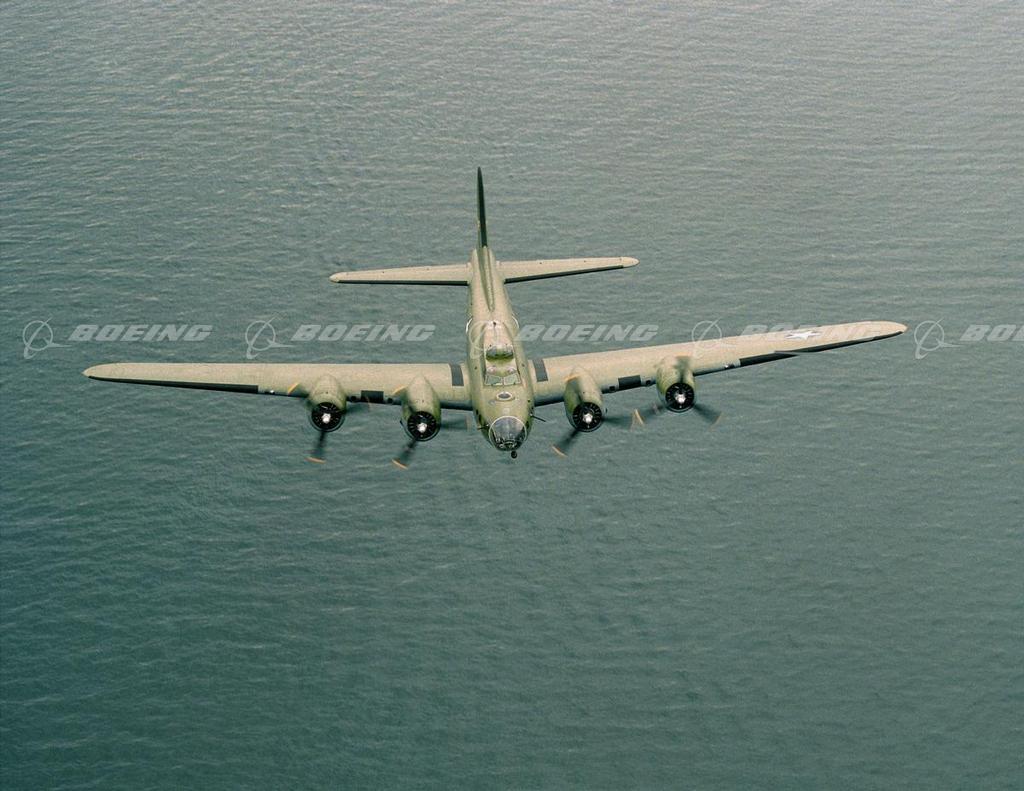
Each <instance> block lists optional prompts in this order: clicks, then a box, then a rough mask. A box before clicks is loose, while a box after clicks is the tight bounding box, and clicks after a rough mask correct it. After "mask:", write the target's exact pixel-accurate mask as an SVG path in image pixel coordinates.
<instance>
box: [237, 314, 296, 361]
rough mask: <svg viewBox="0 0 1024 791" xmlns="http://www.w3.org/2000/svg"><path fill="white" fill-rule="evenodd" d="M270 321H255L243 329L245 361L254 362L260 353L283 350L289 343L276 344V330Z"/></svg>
mask: <svg viewBox="0 0 1024 791" xmlns="http://www.w3.org/2000/svg"><path fill="white" fill-rule="evenodd" d="M270 322H271V319H257V320H256V321H253V322H250V324H249V326H248V327H246V328H245V359H246V360H255V359H256V357H257V356H259V354H260V352H265V351H267V350H268V349H285V348H288V347H289V346H291V344H290V343H278V342H277V330H275V329H274V325H273V324H271V323H270Z"/></svg>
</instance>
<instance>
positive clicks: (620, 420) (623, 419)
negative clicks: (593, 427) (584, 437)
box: [551, 410, 636, 458]
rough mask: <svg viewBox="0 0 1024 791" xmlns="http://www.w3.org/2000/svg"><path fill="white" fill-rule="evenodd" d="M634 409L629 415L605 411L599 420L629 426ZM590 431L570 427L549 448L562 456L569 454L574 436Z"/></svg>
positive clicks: (633, 418) (634, 420) (632, 420)
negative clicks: (611, 413) (610, 413)
mask: <svg viewBox="0 0 1024 791" xmlns="http://www.w3.org/2000/svg"><path fill="white" fill-rule="evenodd" d="M635 412H636V410H634V414H630V415H609V414H608V413H607V412H606V413H604V415H602V418H601V422H602V423H609V424H611V425H613V426H625V427H627V428H628V427H630V426H631V425H632V424H633V423H635V422H636V414H635ZM588 433H590V432H587V431H581V430H580V429H578V428H575V427H573V428H570V429H569V431H568V432H567V433H566V434H565V435H564V436H563V437H562V438H561V439H560V440H558V442H557V443H555V444H554V445H552V446H551V449H552V450H553V451H554V452H555V453H557V454H558V455H559V456H561V457H562V458H565V457H566V456H568V455H569V451H570V450H571V449H572V446H573V443H574V442H576V437H578V436H579V435H580V434H588Z"/></svg>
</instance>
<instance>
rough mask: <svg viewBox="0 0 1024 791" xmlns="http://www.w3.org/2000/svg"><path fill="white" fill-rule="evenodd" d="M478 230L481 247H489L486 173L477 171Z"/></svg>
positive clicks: (478, 169)
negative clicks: (485, 191)
mask: <svg viewBox="0 0 1024 791" xmlns="http://www.w3.org/2000/svg"><path fill="white" fill-rule="evenodd" d="M476 228H477V234H478V241H479V245H478V246H480V247H487V212H486V211H485V210H484V172H483V171H482V170H481V169H480V168H477V169H476Z"/></svg>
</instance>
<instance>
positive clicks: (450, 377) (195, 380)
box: [83, 363, 472, 409]
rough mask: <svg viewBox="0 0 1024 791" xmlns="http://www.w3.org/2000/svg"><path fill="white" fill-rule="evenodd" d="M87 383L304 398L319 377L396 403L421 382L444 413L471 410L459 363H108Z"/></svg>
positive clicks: (353, 395) (363, 397)
mask: <svg viewBox="0 0 1024 791" xmlns="http://www.w3.org/2000/svg"><path fill="white" fill-rule="evenodd" d="M83 373H84V374H85V375H86V376H88V377H89V378H90V379H100V380H103V381H107V382H127V383H129V384H143V385H162V386H164V387H187V388H192V389H198V390H224V391H228V392H232V393H254V394H260V395H280V396H293V397H300V398H304V397H305V396H307V395H308V394H309V393H310V391H311V390H312V388H313V387H314V386H315V385H316V383H317V382H318V381H320V380H321V379H322V378H323V377H324V376H331V377H333V378H334V379H335V380H337V382H338V383H339V384H340V385H341V389H342V390H344V391H345V394H346V396H347V397H348V400H349V401H369V402H370V403H374V404H398V403H401V394H400V391H401V390H402V389H403V388H405V387H406V386H408V385H409V383H410V382H412V381H413V380H414V379H416V378H417V377H422V378H423V379H425V380H426V381H427V383H428V384H429V385H430V386H431V387H432V388H433V389H434V392H435V393H437V397H438V399H439V400H440V402H441V406H442V407H444V408H447V409H472V403H471V401H470V396H469V388H468V387H466V385H465V382H466V370H465V366H464V365H462V364H461V363H427V364H416V363H410V364H406V363H384V364H381V363H368V364H359V363H355V364H342V365H320V364H302V363H297V364H290V363H273V364H270V363H268V364H263V363H228V364H222V363H112V364H109V365H95V366H93V367H92V368H89V369H87V370H86V371H84V372H83Z"/></svg>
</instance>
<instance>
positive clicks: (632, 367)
mask: <svg viewBox="0 0 1024 791" xmlns="http://www.w3.org/2000/svg"><path fill="white" fill-rule="evenodd" d="M906 329H907V328H906V326H904V325H903V324H897V323H895V322H892V321H860V322H855V323H852V324H832V325H827V326H822V327H812V328H809V329H806V330H795V331H790V332H770V333H765V334H762V335H737V336H734V337H731V338H716V339H707V340H701V341H694V342H691V343H676V344H667V345H664V346H647V347H644V348H639V349H617V350H615V351H608V352H588V353H584V354H569V355H565V356H563V357H545V358H542V359H535V360H533V363H532V366H533V373H534V396H535V398H536V402H537V403H538V404H553V403H556V402H558V401H561V400H562V398H563V396H564V394H565V383H566V380H567V379H569V377H570V376H572V374H573V372H574V371H576V370H583V371H586V372H587V373H588V374H589V375H590V376H591V377H592V378H593V380H594V381H595V382H596V383H597V385H598V386H600V388H601V391H602V392H604V393H614V392H617V391H619V390H629V389H631V388H634V387H647V386H648V385H652V384H654V380H655V377H656V375H657V371H658V367H659V366H660V365H661V364H662V362H663V361H664V360H666V359H669V358H673V359H677V358H681V357H686V358H689V361H690V368H691V370H692V371H693V373H694V375H696V376H701V375H703V374H709V373H713V372H715V371H728V370H731V369H733V368H746V367H747V366H750V365H759V364H760V363H767V362H772V361H773V360H783V359H786V358H787V357H796V356H798V355H801V354H809V353H812V352H822V351H827V350H829V349H839V348H842V347H843V346H852V345H854V344H857V343H867V342H868V341H877V340H881V339H882V338H891V337H892V336H894V335H899V334H900V333H902V332H904V331H906Z"/></svg>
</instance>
